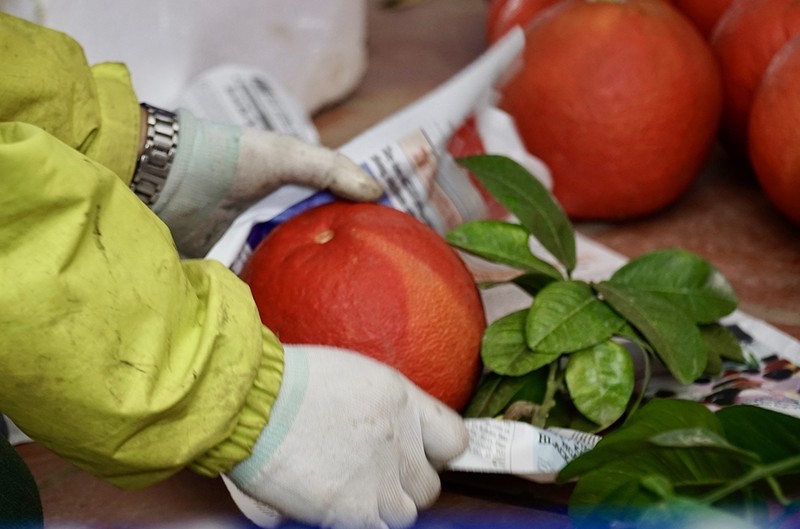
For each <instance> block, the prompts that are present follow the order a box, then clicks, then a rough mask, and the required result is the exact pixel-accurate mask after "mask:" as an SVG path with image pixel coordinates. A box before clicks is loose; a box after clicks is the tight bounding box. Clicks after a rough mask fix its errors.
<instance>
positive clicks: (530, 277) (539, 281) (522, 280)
mask: <svg viewBox="0 0 800 529" xmlns="http://www.w3.org/2000/svg"><path fill="white" fill-rule="evenodd" d="M553 281H556V280H555V279H553V278H552V277H550V276H546V275H543V274H522V275H518V276H517V277H515V278H514V279H512V280H511V282H512V283H514V284H515V285H517V286H518V287H519V288H521V289H522V290H524V291H525V292H527V293H528V294H530V295H531V296H536V295H538V294H539V292H541V290H542V289H543V288H544V287H546V286H547V285H549V284H550V283H552V282H553Z"/></svg>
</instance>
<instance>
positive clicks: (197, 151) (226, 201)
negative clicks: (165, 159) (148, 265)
mask: <svg viewBox="0 0 800 529" xmlns="http://www.w3.org/2000/svg"><path fill="white" fill-rule="evenodd" d="M178 118H179V123H180V133H179V141H178V146H177V149H176V150H175V158H174V160H173V163H172V167H171V169H170V171H169V175H168V176H167V180H166V183H165V184H164V189H163V190H162V191H161V194H160V195H159V197H158V199H157V200H156V202H155V204H153V208H152V209H153V211H154V212H155V213H156V214H157V215H158V216H159V217H161V219H162V220H163V221H164V222H165V223H166V224H167V226H169V228H170V231H171V232H172V237H173V239H174V240H175V244H176V245H177V247H178V250H179V251H180V253H181V254H182V255H184V256H186V257H202V256H204V255H205V254H206V253H208V250H209V249H211V246H213V244H214V243H215V242H216V241H217V239H219V238H220V237H221V236H222V234H223V233H224V231H225V230H226V229H227V228H228V226H230V224H231V223H232V222H233V221H234V219H236V217H237V216H239V214H240V213H241V212H242V211H244V210H245V209H247V208H248V207H249V206H251V205H252V204H254V203H255V202H256V201H258V200H260V199H261V198H263V197H265V196H266V195H268V194H270V193H272V192H273V191H275V190H276V189H278V188H279V187H281V186H282V185H285V184H298V185H302V186H308V187H313V188H318V189H322V188H328V189H330V191H331V192H333V193H334V194H336V195H339V196H341V197H342V198H345V199H348V200H355V201H371V200H377V199H378V198H380V196H381V194H382V193H383V189H382V188H381V186H380V184H378V183H377V182H376V181H375V180H374V179H373V178H372V177H371V176H370V175H369V174H367V173H366V172H364V171H363V170H362V169H361V168H359V167H358V166H357V165H356V164H355V163H353V162H352V161H350V160H349V159H348V158H346V157H345V156H344V155H342V154H340V153H338V152H336V151H333V150H331V149H327V148H325V147H319V146H315V145H310V144H307V143H305V142H303V141H301V140H299V139H297V138H294V137H292V136H288V135H282V134H277V133H274V132H267V131H263V130H258V129H253V128H248V127H238V126H234V125H224V124H220V123H214V122H211V121H207V120H203V119H198V118H196V117H194V116H193V115H192V114H191V112H189V111H187V110H183V109H181V110H178Z"/></svg>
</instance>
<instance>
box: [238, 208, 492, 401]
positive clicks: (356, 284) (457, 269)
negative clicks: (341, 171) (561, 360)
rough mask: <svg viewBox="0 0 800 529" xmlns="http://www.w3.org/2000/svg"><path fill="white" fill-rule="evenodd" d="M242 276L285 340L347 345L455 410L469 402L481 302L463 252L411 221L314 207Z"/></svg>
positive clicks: (398, 215) (263, 247)
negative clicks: (391, 368) (396, 371)
mask: <svg viewBox="0 0 800 529" xmlns="http://www.w3.org/2000/svg"><path fill="white" fill-rule="evenodd" d="M242 278H243V279H244V280H245V281H247V283H248V284H249V285H250V288H251V290H252V292H253V297H254V298H255V301H256V304H257V306H258V309H259V313H260V315H261V319H262V321H263V322H264V324H265V325H266V326H267V327H269V328H270V329H271V330H272V331H273V332H275V333H276V334H277V336H278V337H279V339H280V340H281V341H282V342H284V343H312V344H322V345H331V346H337V347H344V348H349V349H352V350H355V351H358V352H360V353H363V354H365V355H368V356H371V357H373V358H375V359H377V360H380V361H382V362H384V363H386V364H389V365H391V366H393V367H395V368H396V369H398V370H399V371H400V372H402V373H403V374H405V375H406V376H407V377H408V378H409V379H410V380H411V381H413V382H414V383H415V384H417V385H418V386H419V387H421V388H422V389H423V390H425V391H427V392H428V393H430V394H431V395H433V396H434V397H436V398H438V399H439V400H441V401H442V402H444V403H445V404H447V405H449V406H450V407H452V408H453V409H456V410H461V409H462V408H464V407H465V406H466V404H467V402H468V401H469V398H470V397H471V395H472V392H473V390H474V389H475V384H476V383H477V378H478V376H479V374H480V366H481V362H480V344H481V339H482V336H483V331H484V328H485V326H486V320H485V315H484V311H483V305H482V302H481V298H480V295H479V292H478V289H477V286H476V284H475V281H474V279H473V277H472V275H471V274H470V272H469V271H468V270H467V268H466V266H465V265H464V263H463V261H462V260H461V258H460V257H459V256H458V254H457V253H456V252H455V251H454V250H453V249H452V248H451V247H450V246H449V245H448V244H447V242H446V241H445V240H444V239H443V238H442V237H441V236H439V235H438V234H437V233H436V232H435V231H433V230H432V229H430V228H429V227H428V226H426V225H424V224H422V223H421V222H419V221H418V220H417V219H415V218H414V217H412V216H411V215H408V214H406V213H403V212H401V211H398V210H396V209H393V208H390V207H388V206H382V205H379V204H370V203H349V202H334V203H331V204H326V205H323V206H319V207H316V208H313V209H310V210H307V211H305V212H303V213H301V214H299V215H297V216H295V217H293V218H291V219H289V220H288V221H286V222H285V223H283V224H281V225H280V226H278V227H277V228H276V229H275V230H274V231H273V232H272V233H270V234H269V235H268V236H267V237H266V238H265V239H264V240H263V241H262V242H261V244H259V245H258V247H257V248H256V250H255V251H254V253H253V255H252V256H251V258H250V259H249V260H248V262H247V264H246V265H245V268H244V270H243V272H242Z"/></svg>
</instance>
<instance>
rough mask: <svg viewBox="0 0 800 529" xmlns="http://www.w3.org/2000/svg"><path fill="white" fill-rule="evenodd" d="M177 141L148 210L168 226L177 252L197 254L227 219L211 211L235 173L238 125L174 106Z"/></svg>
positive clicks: (227, 190) (217, 203) (227, 188)
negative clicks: (178, 130) (169, 162)
mask: <svg viewBox="0 0 800 529" xmlns="http://www.w3.org/2000/svg"><path fill="white" fill-rule="evenodd" d="M177 114H178V119H179V121H180V124H181V139H180V142H179V143H178V146H177V148H176V150H175V159H174V160H173V163H172V168H171V169H170V171H169V175H168V176H167V180H166V182H165V184H164V189H163V190H162V191H161V194H160V196H159V197H158V200H156V203H155V204H153V208H152V209H153V211H154V212H155V213H156V215H158V216H159V217H160V218H161V219H162V220H163V221H164V222H165V223H166V224H167V226H169V228H170V231H171V232H172V237H173V239H174V240H175V244H176V245H177V246H178V250H179V251H180V252H181V254H183V255H185V256H188V257H202V256H203V255H205V254H206V253H207V252H208V250H209V249H210V248H211V245H212V244H213V243H214V242H216V240H217V239H218V238H219V237H220V236H221V235H222V232H223V231H224V230H225V229H226V228H227V226H228V224H229V223H220V222H217V220H219V219H217V218H216V217H217V216H216V215H214V210H215V209H217V207H218V206H219V204H220V202H221V201H222V200H223V198H224V197H225V196H226V195H227V194H228V192H229V190H230V188H231V186H232V185H233V182H234V180H235V177H236V166H237V163H238V158H239V139H240V135H241V129H240V128H239V127H236V126H233V125H225V124H219V123H213V122H210V121H205V120H201V119H198V118H196V117H194V116H193V115H192V113H191V112H189V111H187V110H185V109H179V110H178V112H177Z"/></svg>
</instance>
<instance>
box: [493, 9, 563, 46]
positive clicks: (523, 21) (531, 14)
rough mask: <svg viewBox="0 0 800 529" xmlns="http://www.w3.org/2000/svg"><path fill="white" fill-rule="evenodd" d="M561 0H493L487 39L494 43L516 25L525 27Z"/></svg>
mask: <svg viewBox="0 0 800 529" xmlns="http://www.w3.org/2000/svg"><path fill="white" fill-rule="evenodd" d="M558 1H559V0H491V1H490V2H489V10H488V11H487V13H486V41H487V42H488V43H489V44H493V43H495V42H497V41H498V40H500V37H502V36H503V35H505V34H506V33H508V31H509V30H510V29H512V28H514V27H516V26H520V27H521V28H523V29H524V28H525V26H527V25H528V23H529V22H530V21H531V20H533V19H534V18H536V16H537V15H538V14H539V13H540V12H541V11H542V10H543V9H545V8H546V7H549V6H551V5H553V4H555V3H556V2H558Z"/></svg>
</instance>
